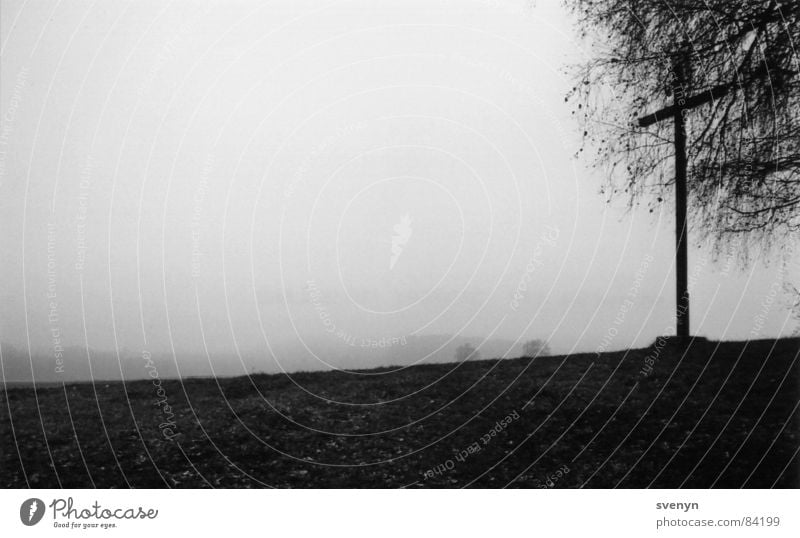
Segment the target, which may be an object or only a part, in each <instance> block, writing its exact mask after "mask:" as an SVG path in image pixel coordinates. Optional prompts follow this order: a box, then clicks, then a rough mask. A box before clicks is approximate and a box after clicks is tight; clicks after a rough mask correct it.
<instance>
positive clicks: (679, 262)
mask: <svg viewBox="0 0 800 538" xmlns="http://www.w3.org/2000/svg"><path fill="white" fill-rule="evenodd" d="M687 50H688V48H687V47H685V46H684V47H682V48H681V49H680V50H679V52H678V53H676V54H675V55H674V56H673V57H672V70H673V75H674V77H673V81H672V90H673V91H672V96H673V102H672V105H670V106H667V107H665V108H662V109H661V110H659V111H657V112H653V113H652V114H648V115H647V116H643V117H641V118H639V127H648V126H650V125H653V124H654V123H658V122H660V121H665V120H669V119H672V120H673V121H674V122H675V251H676V252H675V280H676V282H675V284H676V285H675V311H676V324H675V330H676V333H677V336H678V338H679V339H688V338H689V288H688V282H687V281H688V278H687V265H688V255H687V252H686V240H687V235H688V230H687V221H686V125H685V114H686V113H687V112H688V111H689V110H691V109H693V108H696V107H698V106H700V105H704V104H706V103H708V102H711V101H713V100H715V99H719V98H720V97H722V96H724V95H725V94H727V93H728V92H729V91H730V89H731V88H732V85H731V84H721V85H718V86H715V87H713V88H711V89H709V90H706V91H703V92H701V93H698V94H697V95H693V96H691V97H687V92H686V86H687V82H688V80H689V78H690V77H689V69H690V64H689V55H688V54H687Z"/></svg>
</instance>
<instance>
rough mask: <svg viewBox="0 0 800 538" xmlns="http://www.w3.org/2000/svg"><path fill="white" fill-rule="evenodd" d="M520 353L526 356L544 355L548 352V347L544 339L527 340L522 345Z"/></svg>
mask: <svg viewBox="0 0 800 538" xmlns="http://www.w3.org/2000/svg"><path fill="white" fill-rule="evenodd" d="M522 354H523V355H524V356H526V357H546V356H547V355H549V354H550V347H549V346H548V345H547V342H545V341H544V340H538V339H537V340H528V341H527V342H525V344H524V345H523V346H522Z"/></svg>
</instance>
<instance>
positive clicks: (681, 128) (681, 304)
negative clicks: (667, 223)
mask: <svg viewBox="0 0 800 538" xmlns="http://www.w3.org/2000/svg"><path fill="white" fill-rule="evenodd" d="M687 61H688V60H687V57H686V56H685V55H683V54H679V55H676V56H675V57H674V59H673V66H674V72H675V79H674V81H673V91H672V96H673V107H674V118H675V120H674V124H675V313H676V321H675V324H676V326H675V331H676V334H677V336H678V338H688V337H689V285H688V284H689V283H688V265H689V256H688V252H687V245H686V243H687V236H688V222H687V219H686V125H685V118H684V114H685V111H686V110H687V109H686V108H685V104H686V82H687V71H688V69H689V66H688V65H687Z"/></svg>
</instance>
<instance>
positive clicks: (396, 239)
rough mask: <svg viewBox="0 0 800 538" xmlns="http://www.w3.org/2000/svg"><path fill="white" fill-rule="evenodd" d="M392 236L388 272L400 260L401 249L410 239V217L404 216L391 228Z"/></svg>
mask: <svg viewBox="0 0 800 538" xmlns="http://www.w3.org/2000/svg"><path fill="white" fill-rule="evenodd" d="M392 229H393V230H394V235H392V257H391V259H390V260H389V270H390V271H391V270H392V269H394V265H395V264H396V263H397V260H398V259H400V254H402V253H403V247H405V246H406V243H408V240H409V239H411V233H412V232H413V230H412V229H411V217H410V216H409V215H408V214H405V215H403V216H402V218H401V219H400V222H398V223H397V224H395V225H394V227H393V228H392Z"/></svg>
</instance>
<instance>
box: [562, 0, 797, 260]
mask: <svg viewBox="0 0 800 538" xmlns="http://www.w3.org/2000/svg"><path fill="white" fill-rule="evenodd" d="M566 4H567V6H568V7H569V8H571V10H572V11H573V12H574V13H575V14H576V15H577V18H578V24H579V27H580V28H581V32H582V33H583V37H584V38H585V39H586V40H587V42H588V44H589V46H590V50H589V59H588V60H587V61H586V62H585V63H584V64H582V65H581V66H580V67H579V71H578V84H577V85H576V87H575V88H574V89H573V91H572V92H570V94H569V95H568V96H567V99H568V100H569V99H573V100H574V101H576V105H575V106H576V108H575V113H576V114H577V115H579V117H580V120H581V121H582V122H583V123H584V137H585V141H586V144H585V146H584V147H585V148H586V149H588V148H591V149H592V151H595V150H596V151H597V154H596V157H597V161H596V164H600V165H602V166H607V167H608V168H607V171H608V177H609V181H608V183H607V184H606V185H605V186H604V188H603V192H604V193H606V194H608V195H609V199H610V198H612V197H615V196H620V195H622V196H627V197H628V200H629V203H630V204H631V205H634V204H639V203H643V202H644V203H647V204H648V205H650V209H651V211H652V210H653V209H654V207H655V205H656V204H658V203H660V202H662V201H664V200H665V199H668V198H669V197H670V196H671V194H672V188H671V187H672V185H673V183H674V175H673V167H672V163H673V159H672V157H673V155H674V146H673V126H672V124H671V122H659V123H658V124H656V125H653V126H650V127H647V128H644V127H640V126H638V125H637V123H636V120H637V118H639V117H641V116H644V115H645V114H648V113H651V112H652V111H653V110H655V109H657V108H660V107H662V106H664V105H668V104H670V103H671V102H672V100H673V92H677V91H684V92H685V96H686V98H688V97H690V96H692V95H698V94H702V93H704V92H705V93H706V94H707V95H711V96H713V98H712V99H711V100H710V101H709V102H708V103H706V104H704V105H702V106H698V107H696V108H693V109H692V110H690V111H688V113H687V114H686V116H685V119H686V135H687V138H688V148H687V157H688V163H689V175H688V185H687V187H688V193H689V204H690V205H689V210H690V211H689V213H690V225H691V229H692V230H693V231H695V232H700V235H699V236H694V237H701V238H710V239H712V240H713V242H714V244H715V246H716V247H717V248H718V249H719V248H721V247H723V246H726V245H728V244H729V243H730V242H735V243H736V244H738V245H741V246H742V247H743V248H742V249H740V252H741V253H743V254H744V255H745V256H746V255H747V253H748V252H750V251H752V247H754V246H757V247H758V248H759V249H766V250H771V249H773V248H777V249H779V250H780V249H783V248H786V247H787V246H791V242H793V241H796V240H797V232H798V231H800V102H798V101H799V99H798V95H800V92H798V89H800V77H799V76H798V72H799V71H800V67H799V65H800V59H799V58H798V50H797V47H798V46H799V45H800V39H799V38H800V0H788V1H786V0H784V1H781V0H748V1H746V2H739V1H735V2H732V1H730V0H566ZM676 65H678V66H684V67H685V66H689V67H688V69H684V70H683V73H682V75H683V77H685V78H684V79H685V87H682V88H681V87H677V86H676V85H675V79H676V76H675V68H676ZM683 77H682V78H683ZM708 92H712V93H711V94H709V93H708Z"/></svg>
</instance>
